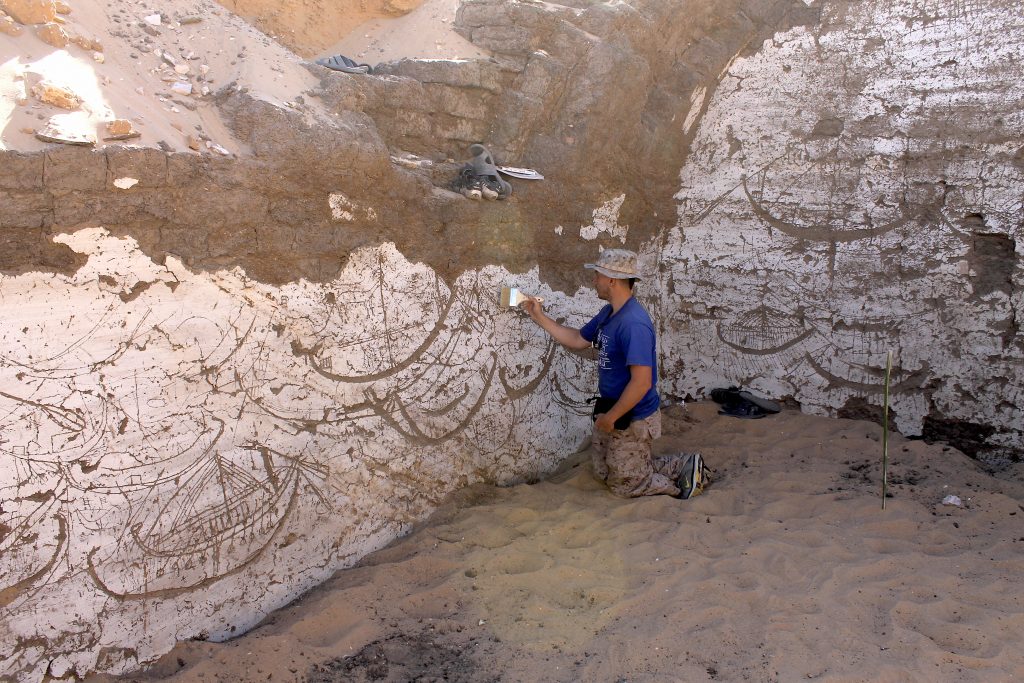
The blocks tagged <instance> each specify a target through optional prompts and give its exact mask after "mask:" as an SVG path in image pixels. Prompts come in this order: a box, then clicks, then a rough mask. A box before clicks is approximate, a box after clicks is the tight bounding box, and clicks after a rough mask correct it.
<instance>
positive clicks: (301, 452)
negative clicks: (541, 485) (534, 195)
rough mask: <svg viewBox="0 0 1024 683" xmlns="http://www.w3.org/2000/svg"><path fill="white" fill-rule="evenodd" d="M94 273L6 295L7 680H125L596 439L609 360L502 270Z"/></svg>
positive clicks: (106, 244) (369, 261)
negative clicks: (470, 496)
mask: <svg viewBox="0 0 1024 683" xmlns="http://www.w3.org/2000/svg"><path fill="white" fill-rule="evenodd" d="M58 240H59V241H61V242H64V243H66V244H68V245H69V246H70V247H71V248H73V249H74V250H75V251H78V252H80V253H84V254H87V255H88V259H89V260H88V263H87V264H86V265H85V266H84V267H82V268H81V269H80V270H79V271H78V272H77V273H76V274H75V275H74V277H65V276H62V275H53V274H41V273H27V274H24V275H20V276H4V277H0V456H2V457H0V498H2V501H3V507H2V510H0V524H2V525H3V530H4V533H3V534H2V536H0V557H2V558H3V565H2V567H0V580H2V585H0V677H4V678H13V679H14V680H19V681H37V680H40V679H41V678H42V677H43V674H44V673H45V672H46V671H47V668H49V673H50V675H55V676H61V675H65V674H70V673H75V672H77V673H80V674H84V673H85V672H87V671H89V670H94V669H99V670H104V671H111V672H120V671H125V670H129V669H132V668H134V667H136V666H137V665H138V664H139V663H141V662H145V661H147V660H151V659H153V658H154V657H156V656H158V655H160V654H162V653H163V652H166V651H167V650H168V649H170V647H171V646H173V644H174V643H175V641H176V640H180V639H187V638H193V637H209V638H214V639H216V638H224V637H227V636H230V635H231V634H233V633H237V632H240V631H242V630H245V629H246V628H249V627H251V626H252V625H254V624H255V623H256V622H257V621H258V620H259V619H261V618H262V617H263V616H264V615H265V614H266V613H268V612H269V611H271V610H273V609H275V608H278V607H280V606H282V605H284V604H286V603H287V602H289V601H290V600H292V599H293V598H295V597H296V596H297V595H299V594H301V593H302V592H304V591H305V590H307V589H309V588H310V587H312V586H313V585H316V584H317V583H319V582H321V581H323V580H324V579H326V578H327V577H328V576H330V574H331V573H333V572H334V571H335V570H337V569H339V568H342V567H345V566H347V565H349V564H351V563H352V562H353V561H355V560H356V559H358V558H359V557H361V556H362V555H364V554H366V553H367V552H369V551H371V550H374V549H376V548H378V547H380V546H382V545H383V544H385V543H387V542H388V541H390V540H391V539H393V538H394V537H395V536H396V535H399V534H401V533H402V532H403V531H405V530H406V529H408V528H409V526H410V525H411V524H412V523H413V522H415V521H417V520H420V519H422V518H423V517H424V516H425V515H426V514H428V513H429V512H430V511H431V510H432V509H433V508H434V507H435V505H436V504H437V502H438V501H439V500H440V498H441V497H442V496H444V495H445V494H446V493H448V492H449V491H451V490H452V489H454V488H455V487H459V486H463V485H466V484H469V483H473V482H478V481H490V482H497V483H510V482H515V481H520V480H522V479H524V478H528V477H532V476H536V475H537V474H539V473H540V472H542V471H544V470H546V469H550V468H551V467H553V466H554V465H555V464H556V463H557V462H558V461H559V460H560V459H561V458H563V457H564V456H565V455H566V454H568V453H571V452H573V451H575V450H576V449H577V448H579V447H580V445H581V444H582V443H583V442H584V441H585V440H586V438H587V436H588V426H589V421H588V420H587V419H586V418H585V416H584V415H583V412H584V408H583V406H584V405H585V404H584V403H583V398H584V397H585V396H586V395H589V392H590V389H591V387H592V385H593V383H594V381H595V377H594V375H593V369H592V368H591V367H590V364H589V363H587V362H585V361H581V360H579V358H578V357H577V356H575V355H572V354H562V353H555V348H554V346H553V345H552V344H551V343H550V342H549V341H548V339H547V337H546V336H545V335H544V334H543V333H542V332H541V331H540V330H539V328H537V327H536V326H535V325H533V323H531V322H530V321H529V319H528V318H526V317H525V315H523V314H521V313H520V312H518V311H510V310H507V309H500V308H499V307H498V301H497V299H498V293H499V291H500V288H501V287H502V286H507V285H513V286H518V287H522V288H526V289H528V290H529V291H532V292H537V293H538V294H540V295H542V296H543V297H544V298H545V301H546V302H548V303H547V305H548V306H549V307H551V308H553V310H554V311H555V312H556V313H557V314H560V315H566V316H568V318H569V320H571V321H576V322H577V323H582V322H583V320H584V318H583V315H584V313H593V312H594V311H596V310H597V305H598V303H599V302H598V301H597V300H596V298H593V295H592V294H588V293H586V292H581V293H579V294H578V295H576V297H575V298H572V299H569V298H567V297H566V296H565V295H563V294H560V293H556V292H551V291H549V290H548V289H547V288H546V287H544V286H543V285H542V284H541V283H540V282H539V280H538V275H537V272H536V271H534V272H531V273H526V274H519V275H515V276H513V275H511V274H509V273H507V272H506V271H504V270H502V269H500V268H496V267H488V268H485V269H483V270H482V271H478V272H471V273H466V274H464V275H463V276H462V277H460V278H459V280H458V281H457V282H456V283H455V284H454V287H449V286H447V285H446V284H444V283H443V282H442V281H441V280H440V279H438V278H437V277H436V276H435V275H434V273H433V272H432V271H431V270H430V269H429V268H427V267H425V266H423V265H418V264H414V263H409V262H407V261H406V260H405V259H404V258H403V257H402V256H401V255H400V254H399V253H398V252H397V251H396V250H395V248H394V247H393V245H390V244H385V245H383V246H381V247H379V248H374V249H366V250H364V251H360V252H357V253H355V254H353V255H352V257H351V260H350V263H349V265H348V266H347V268H346V270H345V271H344V272H343V273H342V274H341V275H340V276H339V277H338V278H337V279H336V280H335V281H333V282H331V283H328V284H313V283H309V282H298V283H294V284H291V285H288V286H284V287H280V288H279V287H273V286H268V285H263V284H260V283H258V282H254V281H251V280H249V279H248V278H246V276H245V275H244V273H242V272H241V271H237V270H236V271H231V272H218V273H213V274H206V273H204V274H196V273H192V272H190V271H189V270H188V269H187V268H185V267H184V266H183V265H182V264H181V263H179V262H177V261H176V260H175V259H174V258H168V259H167V263H166V265H164V266H161V265H158V264H156V263H154V262H153V261H152V260H150V259H149V258H148V257H146V256H145V255H144V254H142V253H141V252H140V251H139V249H138V246H137V244H136V243H135V242H134V241H133V240H131V239H130V238H125V239H120V238H116V237H112V236H110V235H109V234H108V233H107V232H106V231H105V230H104V229H102V228H100V227H95V228H87V229H82V230H79V231H77V232H75V233H73V234H68V235H63V236H61V237H60V238H58Z"/></svg>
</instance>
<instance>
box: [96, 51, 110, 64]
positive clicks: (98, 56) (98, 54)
mask: <svg viewBox="0 0 1024 683" xmlns="http://www.w3.org/2000/svg"><path fill="white" fill-rule="evenodd" d="M92 58H93V59H94V60H95V61H97V62H99V63H100V64H102V63H103V62H105V61H106V60H107V58H106V57H104V56H103V53H102V52H93V53H92Z"/></svg>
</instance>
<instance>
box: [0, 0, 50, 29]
mask: <svg viewBox="0 0 1024 683" xmlns="http://www.w3.org/2000/svg"><path fill="white" fill-rule="evenodd" d="M3 6H4V11H6V12H7V13H8V14H10V15H11V16H12V17H14V20H15V21H17V22H18V23H19V24H45V23H47V22H50V21H53V20H54V18H55V17H56V16H57V8H56V7H55V6H54V2H53V0H4V2H3Z"/></svg>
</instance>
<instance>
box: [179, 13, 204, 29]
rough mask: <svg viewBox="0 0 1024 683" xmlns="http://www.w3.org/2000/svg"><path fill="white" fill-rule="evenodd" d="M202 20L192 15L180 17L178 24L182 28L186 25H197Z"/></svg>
mask: <svg viewBox="0 0 1024 683" xmlns="http://www.w3.org/2000/svg"><path fill="white" fill-rule="evenodd" d="M202 20H203V18H202V17H200V16H198V15H195V14H193V15H190V16H187V17H182V18H181V19H179V20H178V23H179V24H181V25H182V26H186V25H188V24H198V23H199V22H201V21H202Z"/></svg>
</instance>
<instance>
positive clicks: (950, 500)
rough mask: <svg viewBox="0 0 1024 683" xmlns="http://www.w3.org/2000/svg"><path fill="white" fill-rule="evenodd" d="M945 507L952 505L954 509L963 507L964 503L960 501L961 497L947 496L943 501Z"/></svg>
mask: <svg viewBox="0 0 1024 683" xmlns="http://www.w3.org/2000/svg"><path fill="white" fill-rule="evenodd" d="M942 504H943V505H952V506H954V507H958V508H959V507H963V505H964V504H963V501H961V500H960V497H959V496H946V497H945V498H943V499H942Z"/></svg>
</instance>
